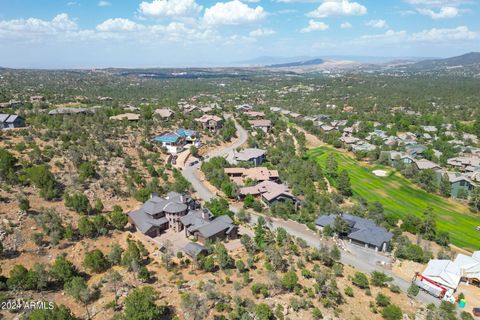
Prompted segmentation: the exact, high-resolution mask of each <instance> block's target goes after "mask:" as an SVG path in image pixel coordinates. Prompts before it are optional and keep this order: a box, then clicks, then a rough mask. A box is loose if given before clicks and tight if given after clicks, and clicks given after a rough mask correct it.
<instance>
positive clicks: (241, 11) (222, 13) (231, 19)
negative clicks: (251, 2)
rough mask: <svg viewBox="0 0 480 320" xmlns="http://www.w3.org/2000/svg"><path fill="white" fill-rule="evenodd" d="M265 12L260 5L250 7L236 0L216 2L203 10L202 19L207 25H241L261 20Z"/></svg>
mask: <svg viewBox="0 0 480 320" xmlns="http://www.w3.org/2000/svg"><path fill="white" fill-rule="evenodd" d="M266 15H267V13H266V12H265V10H264V9H263V8H262V7H261V6H257V7H255V8H250V7H249V6H248V5H246V4H245V3H242V2H240V1H238V0H232V1H229V2H217V3H216V4H214V5H213V6H212V7H210V8H208V9H206V10H205V14H204V16H203V20H204V22H205V23H206V24H207V25H241V24H249V23H255V22H259V21H261V20H263V19H264V18H265V17H266Z"/></svg>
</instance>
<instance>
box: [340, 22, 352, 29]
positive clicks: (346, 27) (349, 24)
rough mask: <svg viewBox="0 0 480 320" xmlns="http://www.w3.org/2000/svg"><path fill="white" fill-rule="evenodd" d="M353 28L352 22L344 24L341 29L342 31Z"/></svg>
mask: <svg viewBox="0 0 480 320" xmlns="http://www.w3.org/2000/svg"><path fill="white" fill-rule="evenodd" d="M351 27H352V24H351V23H350V22H344V23H342V24H341V25H340V28H342V29H350V28H351Z"/></svg>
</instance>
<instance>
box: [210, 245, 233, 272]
mask: <svg viewBox="0 0 480 320" xmlns="http://www.w3.org/2000/svg"><path fill="white" fill-rule="evenodd" d="M215 255H216V257H217V261H218V266H219V267H220V269H222V270H225V269H228V268H232V267H233V263H234V262H233V259H232V258H231V257H230V256H229V255H228V251H227V248H225V246H224V245H223V243H221V242H220V243H218V244H217V245H216V246H215Z"/></svg>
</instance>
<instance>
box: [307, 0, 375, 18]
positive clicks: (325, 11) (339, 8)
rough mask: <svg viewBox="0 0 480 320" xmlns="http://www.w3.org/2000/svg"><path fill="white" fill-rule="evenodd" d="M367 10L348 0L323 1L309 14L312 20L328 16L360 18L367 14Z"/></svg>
mask: <svg viewBox="0 0 480 320" xmlns="http://www.w3.org/2000/svg"><path fill="white" fill-rule="evenodd" d="M367 11H368V10H367V8H366V7H365V6H363V5H361V4H360V3H358V2H350V1H348V0H328V1H324V2H323V3H322V4H321V5H320V6H319V7H318V8H317V9H315V10H313V11H311V12H309V13H308V14H307V16H309V17H312V18H325V17H329V16H361V15H365V14H367Z"/></svg>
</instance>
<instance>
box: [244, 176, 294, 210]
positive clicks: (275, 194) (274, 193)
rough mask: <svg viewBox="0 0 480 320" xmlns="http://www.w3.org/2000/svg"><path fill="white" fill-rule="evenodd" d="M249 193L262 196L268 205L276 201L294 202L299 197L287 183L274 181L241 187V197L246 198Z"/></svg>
mask: <svg viewBox="0 0 480 320" xmlns="http://www.w3.org/2000/svg"><path fill="white" fill-rule="evenodd" d="M248 194H251V195H252V196H254V197H258V198H260V199H261V200H262V201H263V203H265V204H266V205H267V206H271V205H273V204H274V203H276V202H286V201H291V202H293V203H294V204H296V203H297V199H296V198H295V196H294V195H293V194H292V193H291V192H290V190H289V189H288V187H287V186H286V185H284V184H280V183H276V182H273V181H263V182H260V183H258V184H257V185H255V186H252V187H243V188H240V190H239V197H240V199H242V198H245V197H246V196H247V195H248Z"/></svg>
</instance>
